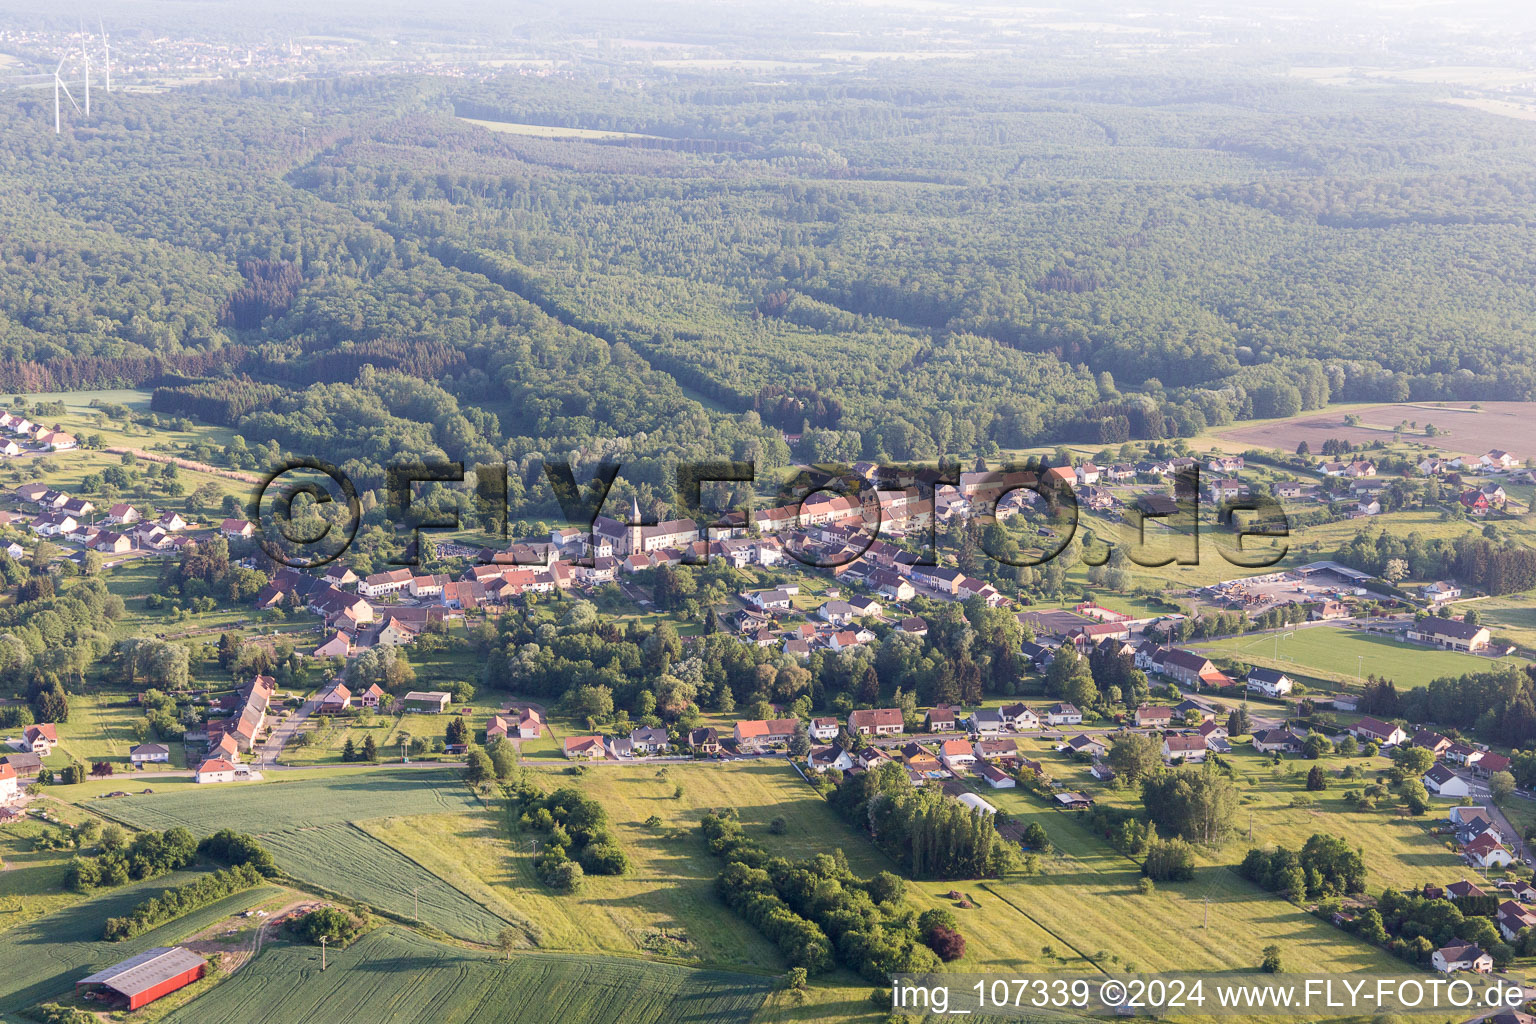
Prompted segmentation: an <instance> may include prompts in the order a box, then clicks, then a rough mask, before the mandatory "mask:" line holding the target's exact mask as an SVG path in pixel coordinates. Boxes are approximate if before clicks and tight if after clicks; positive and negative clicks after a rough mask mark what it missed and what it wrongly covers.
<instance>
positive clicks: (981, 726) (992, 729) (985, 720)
mask: <svg viewBox="0 0 1536 1024" xmlns="http://www.w3.org/2000/svg"><path fill="white" fill-rule="evenodd" d="M1005 728H1007V723H1005V722H1004V721H1003V715H1002V712H1000V711H998V710H997V709H996V708H977V709H976V710H975V711H972V712H971V718H970V730H971V732H973V733H975V734H976V735H978V736H996V735H997V734H998V733H1000V732H1002V731H1003V730H1004V729H1005Z"/></svg>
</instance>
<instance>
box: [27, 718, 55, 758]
mask: <svg viewBox="0 0 1536 1024" xmlns="http://www.w3.org/2000/svg"><path fill="white" fill-rule="evenodd" d="M21 739H22V742H23V743H24V744H26V749H28V750H30V751H32V753H34V754H36V755H38V756H39V757H47V756H48V754H49V753H50V752H52V750H53V748H54V747H55V746H56V745H58V742H59V732H58V729H56V728H55V727H54V724H53V723H52V722H44V723H42V724H41V725H29V726H27V727H26V728H25V729H24V730H22V733H21Z"/></svg>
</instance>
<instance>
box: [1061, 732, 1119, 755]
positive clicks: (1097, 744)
mask: <svg viewBox="0 0 1536 1024" xmlns="http://www.w3.org/2000/svg"><path fill="white" fill-rule="evenodd" d="M1067 749H1069V750H1071V751H1072V752H1073V753H1074V754H1090V755H1092V756H1093V757H1105V756H1107V755H1108V754H1109V747H1108V746H1106V745H1105V743H1104V741H1103V740H1100V739H1098V738H1097V737H1094V736H1089V735H1088V734H1087V733H1082V734H1079V735H1077V736H1073V737H1072V738H1071V739H1070V740H1067Z"/></svg>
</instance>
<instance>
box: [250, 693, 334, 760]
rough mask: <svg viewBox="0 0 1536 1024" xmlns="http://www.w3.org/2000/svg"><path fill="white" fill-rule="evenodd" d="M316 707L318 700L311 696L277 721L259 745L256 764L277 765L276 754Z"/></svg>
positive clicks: (280, 751)
mask: <svg viewBox="0 0 1536 1024" xmlns="http://www.w3.org/2000/svg"><path fill="white" fill-rule="evenodd" d="M318 707H320V701H319V700H318V699H317V698H315V697H311V698H310V699H309V700H306V701H305V702H304V703H303V705H302V706H301V707H300V708H299V709H298V710H297V711H295V712H294V713H293V714H291V715H289V716H288V717H287V718H285V719H284V720H283V721H281V722H279V723H278V724H277V726H276V728H274V729H273V730H272V733H271V735H269V736H268V737H267V742H265V743H263V744H262V745H261V753H260V754H259V755H258V756H257V758H256V766H257V767H263V768H267V767H270V768H275V767H277V755H279V754H281V753H282V752H283V747H284V746H286V745H287V743H288V741H289V740H291V739H293V736H294V734H295V733H296V732H298V731H299V727H300V726H302V725H303V724H304V723H305V722H306V721H307V720H308V719H309V716H310V715H312V714H314V713H315V709H317V708H318Z"/></svg>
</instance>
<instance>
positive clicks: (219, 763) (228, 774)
mask: <svg viewBox="0 0 1536 1024" xmlns="http://www.w3.org/2000/svg"><path fill="white" fill-rule="evenodd" d="M197 781H198V782H199V783H209V782H234V781H235V766H234V765H233V764H231V763H229V762H228V761H226V760H224V759H223V758H222V757H210V758H209V759H208V760H206V761H204V762H203V763H202V764H200V765H198V766H197Z"/></svg>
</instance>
